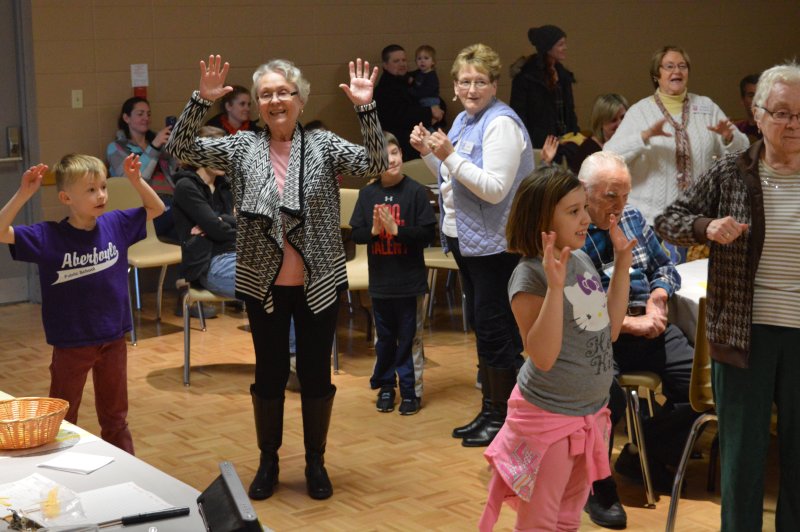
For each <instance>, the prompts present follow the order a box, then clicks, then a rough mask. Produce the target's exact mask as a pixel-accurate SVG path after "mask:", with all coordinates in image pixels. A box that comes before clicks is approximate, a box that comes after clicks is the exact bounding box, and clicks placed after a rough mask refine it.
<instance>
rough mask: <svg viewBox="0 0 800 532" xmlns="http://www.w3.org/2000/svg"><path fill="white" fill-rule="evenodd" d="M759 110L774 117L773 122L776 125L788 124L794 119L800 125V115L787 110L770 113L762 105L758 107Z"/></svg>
mask: <svg viewBox="0 0 800 532" xmlns="http://www.w3.org/2000/svg"><path fill="white" fill-rule="evenodd" d="M756 107H758V108H759V109H763V110H764V111H766V112H768V113H769V116H771V117H772V120H773V121H774V122H775V123H776V124H788V123H789V122H791V121H792V118H796V119H797V122H798V123H800V113H790V112H789V111H787V110H786V109H778V110H777V111H770V110H769V109H767V108H766V107H764V106H762V105H756Z"/></svg>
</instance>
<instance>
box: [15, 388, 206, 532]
mask: <svg viewBox="0 0 800 532" xmlns="http://www.w3.org/2000/svg"><path fill="white" fill-rule="evenodd" d="M7 398H10V397H9V396H7V395H5V394H3V393H2V392H0V399H7ZM62 428H66V429H67V430H72V431H77V432H85V431H81V430H80V429H77V430H76V427H75V426H74V425H72V424H71V423H67V422H66V421H65V422H63V424H62ZM69 450H72V451H75V452H80V453H87V454H98V455H102V456H112V457H113V458H114V461H113V462H111V463H110V464H108V465H107V466H105V467H102V468H100V469H98V470H97V471H94V472H92V473H90V474H88V475H82V474H77V473H67V472H64V471H57V470H54V469H44V468H40V467H36V466H37V465H38V464H40V463H42V462H45V461H47V460H50V459H51V458H54V457H55V456H56V455H57V454H58V453H63V452H66V451H69ZM7 454H8V453H5V452H3V453H2V454H0V484H6V483H8V482H14V481H17V480H20V479H23V478H25V477H27V476H29V475H31V474H33V473H38V474H40V475H42V476H44V477H47V478H49V479H51V480H53V481H55V482H57V483H58V484H61V485H63V486H66V487H67V488H69V489H71V490H72V491H74V492H82V491H88V490H92V489H96V488H103V487H106V486H112V485H114V484H120V483H123V482H128V481H132V482H135V483H136V484H137V485H138V486H139V487H141V488H143V489H144V490H146V491H149V492H151V493H153V494H155V495H157V496H158V497H160V498H161V499H163V500H164V501H166V502H167V503H169V504H171V505H173V506H176V507H182V506H188V507H189V510H190V514H189V515H188V516H186V517H178V518H174V519H169V520H163V521H154V522H152V523H147V524H141V525H131V526H126V527H124V528H123V527H114V528H108V529H104V530H125V531H126V532H147V531H148V530H149V529H150V527H151V526H156V527H158V529H159V530H181V531H182V530H186V531H202V530H205V525H204V524H203V520H202V518H201V517H200V514H199V513H198V510H197V497H198V496H199V495H200V492H199V491H197V490H196V489H194V488H193V487H191V486H189V485H188V484H185V483H183V482H181V481H180V480H178V479H176V478H174V477H171V476H169V475H167V474H166V473H164V472H163V471H160V470H158V469H156V468H155V467H153V466H151V465H150V464H148V463H146V462H144V461H142V460H139V459H138V458H136V457H135V456H131V455H130V454H128V453H126V452H125V451H122V450H121V449H118V448H117V447H114V446H113V445H111V444H109V443H107V442H105V441H103V440H100V439H98V440H96V441H90V442H88V443H84V444H77V445H75V446H73V447H71V448H69V449H61V450H56V451H52V452H50V453H48V454H44V455H42V454H39V455H27V456H14V457H10V458H8V457H6V456H5V455H7ZM119 507H120V515H119V517H122V516H123V515H128V514H129V513H130V512H125V509H124V508H125V503H124V502H123V501H120V503H119ZM0 530H7V526H6V523H5V522H4V521H0Z"/></svg>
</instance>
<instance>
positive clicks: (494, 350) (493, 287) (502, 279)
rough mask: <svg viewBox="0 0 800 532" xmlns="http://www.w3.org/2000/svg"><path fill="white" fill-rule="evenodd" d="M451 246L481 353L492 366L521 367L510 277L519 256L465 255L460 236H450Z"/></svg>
mask: <svg viewBox="0 0 800 532" xmlns="http://www.w3.org/2000/svg"><path fill="white" fill-rule="evenodd" d="M447 245H448V247H449V248H450V252H451V253H452V254H453V258H455V260H456V264H458V270H459V272H460V273H461V284H462V286H463V288H464V294H465V295H466V297H467V319H468V321H469V324H470V326H472V328H473V330H474V331H475V340H476V344H477V348H478V356H479V357H482V358H484V359H485V360H486V362H487V363H488V364H489V366H492V367H496V368H518V367H519V366H520V362H521V361H522V351H523V349H522V338H520V335H519V329H517V322H516V321H515V320H514V314H513V313H512V312H511V304H510V303H509V302H508V280H509V278H510V277H511V274H512V272H513V271H514V268H516V266H517V262H519V255H514V254H511V253H497V254H495V255H486V256H482V257H465V256H463V255H461V250H460V249H459V246H458V239H457V238H450V237H447Z"/></svg>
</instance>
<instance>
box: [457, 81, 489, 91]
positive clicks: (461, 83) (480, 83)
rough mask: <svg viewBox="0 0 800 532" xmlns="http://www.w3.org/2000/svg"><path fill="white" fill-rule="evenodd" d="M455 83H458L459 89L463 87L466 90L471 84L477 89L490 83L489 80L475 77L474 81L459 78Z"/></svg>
mask: <svg viewBox="0 0 800 532" xmlns="http://www.w3.org/2000/svg"><path fill="white" fill-rule="evenodd" d="M456 84H457V85H458V88H459V89H463V90H465V91H466V90H469V89H470V87H472V86H473V85H474V86H475V88H476V89H478V90H481V89H485V88H486V87H488V86H489V85H491V82H489V81H486V80H483V79H476V80H475V81H470V80H468V79H460V80H458V81H457V82H456Z"/></svg>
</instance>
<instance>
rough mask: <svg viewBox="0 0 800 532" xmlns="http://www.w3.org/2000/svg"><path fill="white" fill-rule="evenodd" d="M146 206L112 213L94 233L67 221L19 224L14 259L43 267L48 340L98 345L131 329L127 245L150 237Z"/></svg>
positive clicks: (41, 276) (66, 344) (99, 220)
mask: <svg viewBox="0 0 800 532" xmlns="http://www.w3.org/2000/svg"><path fill="white" fill-rule="evenodd" d="M146 221H147V211H145V209H144V208H143V207H139V208H136V209H128V210H123V211H111V212H108V213H106V214H103V215H102V216H100V217H98V218H97V225H95V227H94V229H92V230H91V231H84V230H81V229H76V228H74V227H72V226H71V225H70V224H69V222H67V219H66V218H65V219H64V220H62V221H60V222H40V223H37V224H34V225H28V226H16V227H14V242H15V243H14V244H11V245H10V246H9V248H10V250H11V256H12V257H13V258H14V260H19V261H24V262H33V263H35V264H37V265H38V266H39V281H40V283H41V287H42V322H43V323H44V332H45V335H46V337H47V343H48V344H50V345H54V346H57V347H80V346H83V345H97V344H102V343H105V342H110V341H112V340H116V339H118V338H120V337H122V335H124V334H125V333H126V332H128V331H129V330H131V325H132V324H131V316H130V310H129V305H128V247H130V246H131V245H132V244H134V243H135V242H138V241H139V240H142V239H143V238H144V237H145V236H146V234H147V233H146V230H145V222H146Z"/></svg>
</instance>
